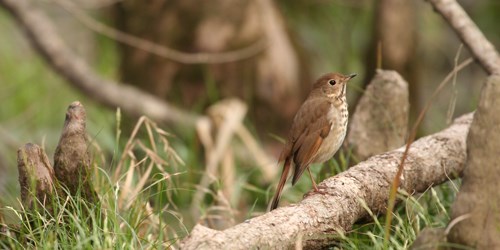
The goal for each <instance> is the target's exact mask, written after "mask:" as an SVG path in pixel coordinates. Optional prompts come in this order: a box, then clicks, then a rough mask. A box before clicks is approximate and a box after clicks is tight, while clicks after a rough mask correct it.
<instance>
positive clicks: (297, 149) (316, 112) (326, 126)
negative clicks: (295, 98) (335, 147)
mask: <svg viewBox="0 0 500 250" xmlns="http://www.w3.org/2000/svg"><path fill="white" fill-rule="evenodd" d="M317 101H318V102H319V103H318V102H310V103H309V105H307V106H309V107H312V106H315V107H317V108H316V109H311V108H309V107H307V106H306V105H305V106H306V108H302V109H301V110H300V111H299V112H298V113H297V116H299V117H300V119H302V121H303V122H302V123H301V124H302V126H303V127H304V129H303V130H302V132H301V133H300V134H299V135H298V136H296V137H297V140H296V141H295V143H294V145H293V148H292V153H291V154H292V155H293V161H294V163H295V168H294V174H293V179H292V185H293V184H295V183H296V182H297V181H298V179H299V178H300V176H301V175H302V173H303V172H304V170H306V169H307V168H308V167H309V165H310V164H311V163H312V161H313V160H314V158H315V157H316V154H317V153H318V150H319V149H320V147H321V144H322V143H323V139H324V138H326V137H327V136H328V134H329V133H330V128H331V122H330V120H329V119H328V118H327V114H328V111H329V110H330V107H331V104H330V103H329V102H328V101H325V100H321V99H319V100H317ZM306 104H307V103H306ZM301 111H302V112H301ZM305 125H307V126H305Z"/></svg>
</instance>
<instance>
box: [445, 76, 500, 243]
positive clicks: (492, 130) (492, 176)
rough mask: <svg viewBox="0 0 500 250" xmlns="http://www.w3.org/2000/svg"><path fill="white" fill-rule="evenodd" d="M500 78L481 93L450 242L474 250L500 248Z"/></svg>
mask: <svg viewBox="0 0 500 250" xmlns="http://www.w3.org/2000/svg"><path fill="white" fill-rule="evenodd" d="M499 96H500V75H492V76H490V77H489V78H488V80H487V81H486V83H485V85H484V86H483V89H482V91H481V98H480V101H479V105H478V107H477V110H476V112H475V114H474V119H473V121H472V124H471V127H470V132H469V135H468V137H467V166H466V168H465V170H464V177H463V182H462V186H461V187H460V192H459V193H458V195H457V199H456V200H455V202H454V203H453V207H452V213H451V221H453V220H461V218H463V217H464V216H468V218H466V219H463V220H462V221H460V222H458V223H457V224H456V225H455V226H453V227H452V228H451V231H450V233H449V234H448V241H450V242H453V243H458V244H464V245H467V246H471V247H473V248H475V249H499V248H500V237H499V235H500V195H499V193H498V191H499V190H498V180H500V162H499V161H498V153H499V152H500V151H499V150H500V130H499V129H498V128H499V127H498V126H499V124H500V99H499V98H498V97H499Z"/></svg>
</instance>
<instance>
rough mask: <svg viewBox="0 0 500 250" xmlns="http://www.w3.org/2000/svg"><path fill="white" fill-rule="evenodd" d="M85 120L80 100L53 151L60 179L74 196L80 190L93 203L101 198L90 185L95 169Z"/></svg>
mask: <svg viewBox="0 0 500 250" xmlns="http://www.w3.org/2000/svg"><path fill="white" fill-rule="evenodd" d="M85 122H86V113H85V108H84V107H83V105H82V104H81V103H80V102H78V101H76V102H73V103H71V104H70V105H69V107H68V110H67V112H66V119H65V121H64V127H63V131H62V133H61V138H60V139H59V144H58V145H57V148H56V152H55V153H54V171H55V174H56V177H57V179H58V180H59V182H60V183H61V184H63V185H64V186H66V187H67V188H68V190H69V192H70V194H71V195H76V194H77V193H78V191H80V192H81V194H82V197H83V198H84V199H86V200H87V201H89V202H93V201H94V200H95V199H97V198H98V197H97V194H96V193H95V190H94V188H93V186H92V184H91V181H92V178H91V177H92V171H91V165H90V164H91V163H90V152H89V150H88V147H89V143H88V140H87V133H86V124H85Z"/></svg>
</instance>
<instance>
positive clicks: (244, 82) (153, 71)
mask: <svg viewBox="0 0 500 250" xmlns="http://www.w3.org/2000/svg"><path fill="white" fill-rule="evenodd" d="M116 25H117V26H118V27H119V28H120V29H121V30H122V31H124V32H126V33H128V34H132V35H134V36H138V37H141V38H144V39H146V40H149V41H152V42H155V43H157V44H160V45H163V46H166V47H170V48H174V49H177V50H181V51H184V52H191V53H196V52H224V51H230V50H237V49H241V48H244V47H246V46H249V45H251V44H253V43H255V42H256V41H258V40H259V39H262V38H265V39H266V41H267V47H266V49H265V50H264V51H263V52H262V53H260V54H259V55H257V56H255V57H252V58H248V59H246V60H240V61H235V62H229V63H221V64H210V65H203V64H193V65H187V64H181V63H179V62H175V61H172V60H169V59H166V58H161V57H158V56H156V55H152V54H149V53H148V52H145V51H143V50H141V49H138V48H134V47H130V46H127V45H123V46H120V52H121V55H122V57H121V66H120V75H121V80H122V81H123V82H126V83H129V84H132V85H135V86H137V87H139V88H142V89H144V90H146V91H148V92H150V93H152V94H154V95H157V96H159V97H160V98H163V99H165V98H168V99H169V100H173V101H175V102H177V103H181V104H182V106H186V107H188V108H198V109H199V108H205V107H207V106H208V105H209V104H211V103H213V102H214V101H216V100H218V99H220V98H224V97H234V96H237V97H240V98H242V99H243V100H244V101H246V102H247V103H250V104H252V106H253V107H254V108H253V109H252V110H249V112H250V113H249V115H250V116H251V118H254V119H256V121H257V122H256V124H259V123H261V122H264V121H265V124H266V126H265V127H266V128H267V129H271V130H272V127H273V123H274V125H275V126H274V127H275V128H277V127H278V125H279V124H281V126H279V128H282V124H283V121H285V120H290V119H291V117H292V116H293V113H294V112H295V110H296V109H297V108H298V105H299V104H300V101H301V100H302V98H303V97H304V91H300V90H301V88H302V86H305V88H309V87H310V85H309V81H301V76H302V75H303V72H304V71H305V69H306V67H302V66H303V65H301V63H300V62H299V60H298V58H297V55H296V52H295V50H296V49H297V48H295V47H294V46H293V45H292V42H291V41H290V37H289V35H288V33H287V31H286V27H285V24H284V22H283V20H282V17H281V15H280V13H279V12H278V10H277V8H276V7H275V5H274V4H273V2H272V1H269V0H258V1H248V0H246V1H236V2H235V1H224V0H217V1H209V2H204V1H201V2H200V1H195V0H186V1H173V2H172V1H162V0H152V1H147V2H141V1H139V2H138V1H131V0H125V1H122V2H120V3H119V4H117V7H116ZM301 83H302V84H301ZM269 111H273V112H269ZM266 132H267V131H266Z"/></svg>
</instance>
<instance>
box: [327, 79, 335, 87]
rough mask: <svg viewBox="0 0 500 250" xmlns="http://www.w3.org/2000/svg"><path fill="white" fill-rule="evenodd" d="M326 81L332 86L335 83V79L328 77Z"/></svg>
mask: <svg viewBox="0 0 500 250" xmlns="http://www.w3.org/2000/svg"><path fill="white" fill-rule="evenodd" d="M328 83H329V84H330V85H332V86H333V85H335V84H337V81H335V80H333V79H330V80H328Z"/></svg>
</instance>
